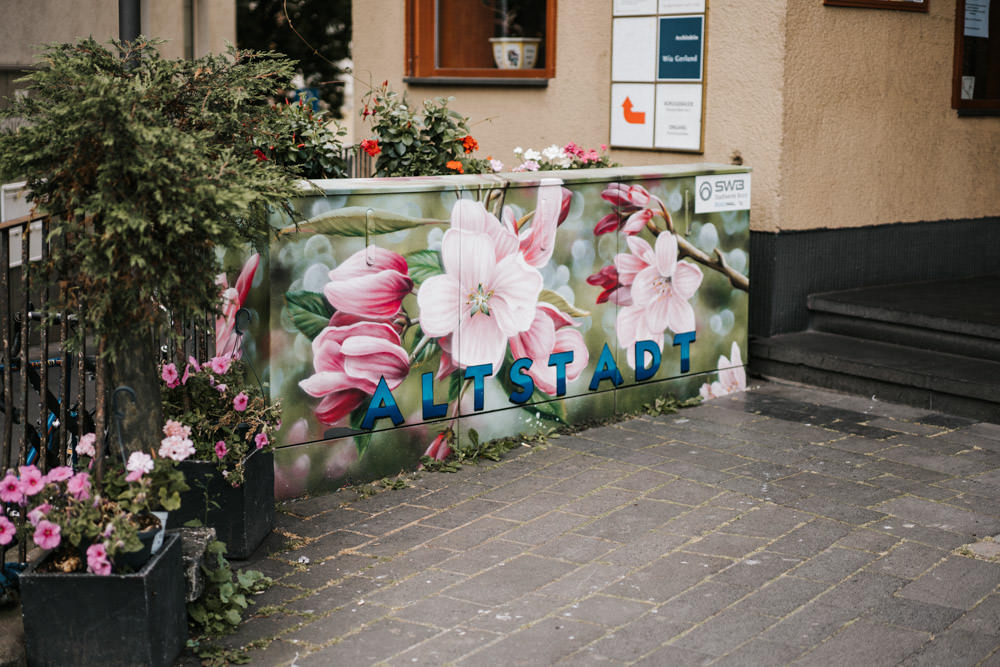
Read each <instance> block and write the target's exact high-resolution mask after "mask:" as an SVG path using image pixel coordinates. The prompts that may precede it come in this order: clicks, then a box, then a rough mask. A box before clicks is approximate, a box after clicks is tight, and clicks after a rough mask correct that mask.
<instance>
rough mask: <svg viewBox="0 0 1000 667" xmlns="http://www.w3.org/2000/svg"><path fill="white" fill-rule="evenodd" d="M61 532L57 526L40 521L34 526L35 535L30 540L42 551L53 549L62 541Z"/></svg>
mask: <svg viewBox="0 0 1000 667" xmlns="http://www.w3.org/2000/svg"><path fill="white" fill-rule="evenodd" d="M61 532H62V529H61V528H60V527H59V524H55V523H52V522H51V521H46V520H45V519H42V520H41V521H39V522H38V524H37V525H36V526H35V534H34V535H33V536H32V539H33V540H34V541H35V544H37V545H38V546H39V547H41V548H42V549H55V548H56V547H57V546H59V543H60V542H61V541H62V537H61V536H60V533H61Z"/></svg>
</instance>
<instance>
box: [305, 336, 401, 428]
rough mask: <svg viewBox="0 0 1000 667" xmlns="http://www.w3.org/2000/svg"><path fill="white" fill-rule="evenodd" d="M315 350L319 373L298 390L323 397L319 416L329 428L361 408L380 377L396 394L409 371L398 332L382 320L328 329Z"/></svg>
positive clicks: (317, 371) (318, 410) (317, 409)
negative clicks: (397, 388)
mask: <svg viewBox="0 0 1000 667" xmlns="http://www.w3.org/2000/svg"><path fill="white" fill-rule="evenodd" d="M312 352H313V368H314V370H315V372H314V373H313V374H312V375H311V376H309V377H308V378H306V379H304V380H302V381H301V382H299V387H301V389H302V391H304V392H305V393H307V394H309V395H310V396H312V397H314V398H321V399H323V400H322V401H320V403H319V405H318V406H317V407H316V409H315V412H316V417H317V419H319V420H320V421H321V422H322V423H324V424H334V423H336V422H338V421H340V420H341V419H343V418H344V417H346V416H347V415H348V414H350V413H351V411H352V410H354V409H355V408H357V407H359V406H360V405H361V404H362V403H363V402H364V400H365V398H366V397H367V396H371V395H372V394H374V393H375V390H376V388H377V387H378V383H379V379H380V378H385V382H386V384H387V386H388V387H389V389H390V390H392V389H395V388H396V387H398V386H399V385H400V384H401V383H402V382H403V380H404V379H405V378H406V376H407V375H408V374H409V372H410V360H409V355H408V354H407V352H406V350H404V349H403V348H402V343H401V341H400V338H399V333H398V332H397V331H396V329H394V328H393V327H392V326H390V325H389V324H385V323H381V322H358V323H356V324H351V325H349V326H344V327H326V328H325V329H323V330H322V331H321V332H320V333H319V335H318V336H316V338H315V339H314V340H313V342H312Z"/></svg>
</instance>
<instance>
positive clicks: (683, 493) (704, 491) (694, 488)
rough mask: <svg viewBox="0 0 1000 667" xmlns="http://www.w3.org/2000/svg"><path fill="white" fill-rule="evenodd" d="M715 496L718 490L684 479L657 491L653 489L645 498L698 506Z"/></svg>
mask: <svg viewBox="0 0 1000 667" xmlns="http://www.w3.org/2000/svg"><path fill="white" fill-rule="evenodd" d="M717 495H719V490H718V489H717V488H716V487H714V486H709V485H707V484H700V483H698V482H692V481H689V480H686V479H678V480H676V481H673V482H670V483H669V484H665V485H663V486H661V487H659V488H657V489H653V490H652V491H650V492H649V493H647V494H646V498H650V499H652V500H669V501H671V502H674V503H680V504H682V505H700V504H702V503H703V502H705V501H707V500H709V499H710V498H714V497H715V496H717Z"/></svg>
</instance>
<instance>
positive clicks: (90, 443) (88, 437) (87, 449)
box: [76, 433, 97, 458]
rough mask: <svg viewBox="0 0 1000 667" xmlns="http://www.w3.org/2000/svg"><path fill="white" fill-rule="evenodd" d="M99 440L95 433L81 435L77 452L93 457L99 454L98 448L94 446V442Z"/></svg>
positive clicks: (77, 444) (79, 454)
mask: <svg viewBox="0 0 1000 667" xmlns="http://www.w3.org/2000/svg"><path fill="white" fill-rule="evenodd" d="M95 442H97V436H96V435H95V434H93V433H87V434H85V435H82V436H81V437H80V442H78V443H76V453H77V455H78V456H89V457H91V458H93V457H95V456H97V449H95V448H94V443H95Z"/></svg>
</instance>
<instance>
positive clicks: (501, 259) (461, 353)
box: [417, 202, 542, 370]
mask: <svg viewBox="0 0 1000 667" xmlns="http://www.w3.org/2000/svg"><path fill="white" fill-rule="evenodd" d="M460 203H461V202H460ZM457 206H458V205H457V204H456V207H457ZM479 206H482V204H479ZM493 219H494V220H496V218H493ZM453 221H454V213H453ZM511 236H513V234H511ZM498 241H499V243H502V244H506V236H505V235H503V234H497V235H494V236H491V235H490V234H489V233H484V232H469V231H464V230H463V229H462V228H460V227H452V228H451V229H449V230H448V231H447V232H445V234H444V238H443V239H442V241H441V260H442V264H443V265H444V270H445V273H444V274H441V275H436V276H432V277H431V278H428V279H427V280H426V281H424V283H423V285H422V286H421V288H420V292H419V293H418V294H417V302H418V304H419V306H420V326H421V327H422V328H423V330H424V333H426V334H427V335H428V336H431V337H433V338H441V337H444V336H449V335H452V334H457V336H456V337H453V338H452V358H453V359H454V360H455V362H457V363H458V364H460V365H462V366H472V365H477V364H492V365H493V368H494V370H495V369H498V368H499V367H500V363H501V362H502V361H503V357H504V354H505V353H506V351H507V340H508V339H509V338H511V337H513V336H516V335H517V334H519V333H521V332H523V331H527V330H528V328H529V327H530V326H531V322H532V320H534V317H535V306H536V305H537V303H538V295H539V294H540V293H541V290H542V275H541V274H540V273H539V272H538V269H536V268H534V267H532V266H529V265H528V264H527V263H526V262H525V260H524V258H523V257H522V256H521V255H520V253H518V252H517V246H516V245H513V247H510V248H509V250H503V249H501V248H500V247H498V245H497V243H498ZM512 241H513V243H514V244H516V243H517V238H516V237H513V239H512Z"/></svg>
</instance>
